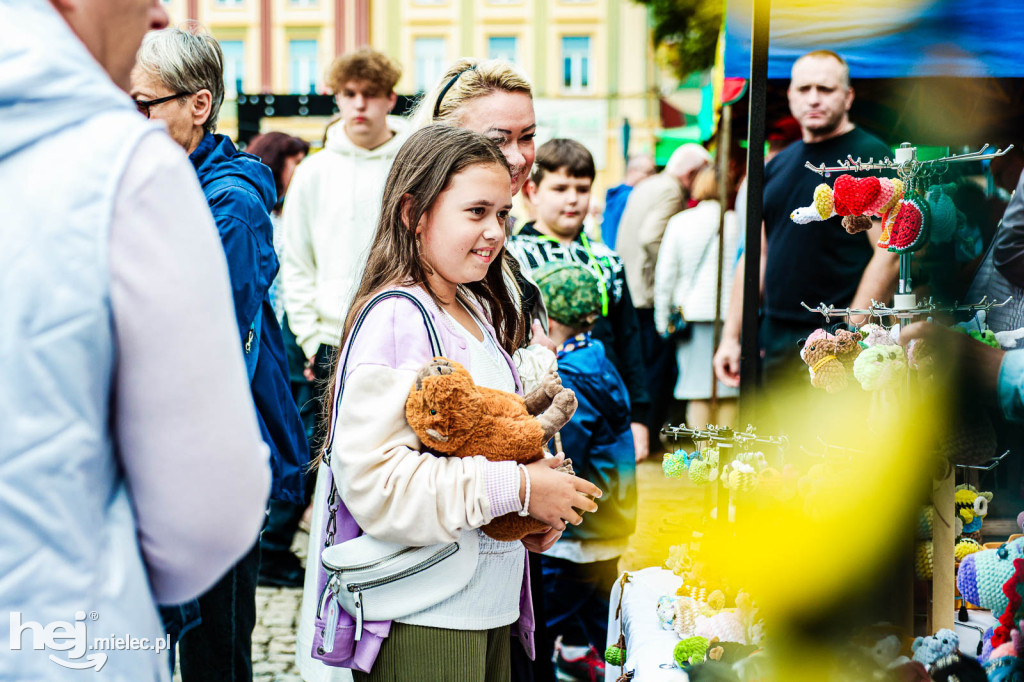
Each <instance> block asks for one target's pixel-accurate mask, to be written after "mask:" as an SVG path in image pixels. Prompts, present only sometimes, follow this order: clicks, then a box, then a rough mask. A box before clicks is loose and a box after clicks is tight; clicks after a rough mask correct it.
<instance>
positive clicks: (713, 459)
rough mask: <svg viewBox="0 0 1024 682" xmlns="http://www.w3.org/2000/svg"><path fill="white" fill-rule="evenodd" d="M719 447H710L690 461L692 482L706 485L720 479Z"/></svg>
mask: <svg viewBox="0 0 1024 682" xmlns="http://www.w3.org/2000/svg"><path fill="white" fill-rule="evenodd" d="M718 471H719V470H718V448H708V449H707V450H705V451H704V452H702V453H700V455H698V456H697V458H696V459H694V460H693V461H692V462H690V482H691V483H694V484H696V485H704V484H705V483H709V482H711V481H717V480H718Z"/></svg>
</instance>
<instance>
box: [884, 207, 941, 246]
mask: <svg viewBox="0 0 1024 682" xmlns="http://www.w3.org/2000/svg"><path fill="white" fill-rule="evenodd" d="M930 229H931V212H930V211H929V210H928V202H926V201H924V200H923V199H921V198H919V197H910V198H909V199H902V200H901V201H900V212H899V213H898V214H897V215H896V221H895V222H894V223H893V226H892V231H891V233H890V236H889V250H890V251H892V252H893V253H910V252H912V251H917V250H918V249H920V248H921V247H923V246H924V245H925V243H927V241H928V234H929V230H930Z"/></svg>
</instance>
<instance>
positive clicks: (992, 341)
mask: <svg viewBox="0 0 1024 682" xmlns="http://www.w3.org/2000/svg"><path fill="white" fill-rule="evenodd" d="M953 331H957V332H960V333H961V334H967V335H968V336H969V337H971V338H972V339H974V340H975V341H980V342H981V343H983V344H985V345H986V346H992V347H993V348H999V347H1000V346H999V341H997V340H996V333H995V332H994V331H992V330H991V329H986V330H985V331H983V332H979V331H978V330H977V329H972V330H970V331H967V330H966V329H964V328H963V327H960V326H956V327H953Z"/></svg>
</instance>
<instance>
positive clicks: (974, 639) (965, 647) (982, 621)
mask: <svg viewBox="0 0 1024 682" xmlns="http://www.w3.org/2000/svg"><path fill="white" fill-rule="evenodd" d="M967 622H968V623H970V624H971V625H974V626H977V627H980V628H981V629H982V630H987V629H989V628H994V627H996V626H997V625H999V620H998V619H997V618H996V617H995V616H993V615H992V612H991V611H976V610H974V609H968V611H967ZM953 632H955V633H956V634H957V636H958V637H960V653H963V654H967V655H968V656H970V657H972V658H977V653H978V642H979V641H980V640H981V633H980V632H978V631H977V630H975V629H974V628H971V627H966V626H965V625H964V624H963V623H961V622H960V621H959V620H957V619H956V618H954V619H953Z"/></svg>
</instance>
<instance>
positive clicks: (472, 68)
mask: <svg viewBox="0 0 1024 682" xmlns="http://www.w3.org/2000/svg"><path fill="white" fill-rule="evenodd" d="M467 71H476V64H474V65H473V66H469V67H467V68H465V69H463V70H462V71H459V72H458V73H457V74H455V75H454V76H452V77H451V80H449V81H448V84H447V85H445V86H444V88H443V89H442V90H441V94H440V95H438V96H437V102H436V103H435V104H434V118H435V119H436V118H437V117H438V115H440V113H441V102H442V101H444V96H445V95H447V94H448V91H449V90H450V89H451V87H452V86H453V85H455V81H457V80H459V76H461V75H462V74H464V73H466V72H467Z"/></svg>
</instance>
